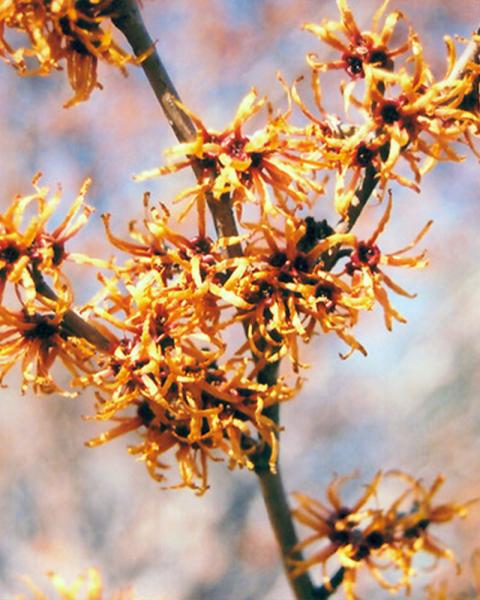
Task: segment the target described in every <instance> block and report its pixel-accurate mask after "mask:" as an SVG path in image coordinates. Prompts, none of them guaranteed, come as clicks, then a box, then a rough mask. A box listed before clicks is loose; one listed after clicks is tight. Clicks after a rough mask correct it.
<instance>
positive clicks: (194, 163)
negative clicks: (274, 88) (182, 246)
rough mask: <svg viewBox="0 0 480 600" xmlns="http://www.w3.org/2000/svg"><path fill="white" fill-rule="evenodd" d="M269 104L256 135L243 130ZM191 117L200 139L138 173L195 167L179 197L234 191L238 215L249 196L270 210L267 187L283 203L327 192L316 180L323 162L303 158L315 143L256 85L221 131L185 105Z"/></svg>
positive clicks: (216, 195)
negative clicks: (276, 110) (264, 121)
mask: <svg viewBox="0 0 480 600" xmlns="http://www.w3.org/2000/svg"><path fill="white" fill-rule="evenodd" d="M265 105H267V107H268V121H267V124H266V125H265V126H264V127H263V128H262V129H260V130H258V131H256V132H255V133H253V134H252V135H247V134H246V133H244V131H243V126H244V125H245V123H246V122H247V121H249V120H250V119H251V118H252V117H253V116H254V115H255V114H257V113H258V112H259V111H260V110H261V109H262V108H263V107H264V106H265ZM182 108H183V110H184V111H185V112H187V114H188V115H189V116H190V117H191V119H192V121H193V122H194V123H195V126H196V128H197V136H196V139H195V140H194V141H192V142H189V143H184V144H180V145H178V146H176V147H175V148H173V149H171V150H169V151H168V154H169V155H170V156H172V157H173V158H174V159H176V157H177V156H185V157H186V158H183V159H180V160H174V161H173V162H172V163H171V164H170V165H167V166H165V167H159V168H157V169H153V170H151V171H145V172H143V173H141V174H140V175H138V176H137V177H136V179H137V180H144V179H148V178H151V177H155V176H157V175H165V174H168V173H173V172H176V171H179V170H181V169H184V168H186V167H192V168H193V170H194V171H195V173H196V175H197V178H198V184H197V185H196V186H195V187H193V188H190V189H187V190H185V191H183V192H182V193H181V194H180V195H179V196H178V197H177V200H180V199H183V198H193V200H191V201H190V203H189V205H188V206H187V209H186V210H185V211H184V212H186V211H187V210H188V209H189V207H190V206H191V205H192V203H195V202H199V203H202V202H204V201H205V200H204V196H205V193H207V192H208V193H211V194H212V195H213V198H214V199H216V200H219V199H220V198H221V197H222V196H223V195H224V194H230V195H231V197H232V201H233V204H234V206H235V207H236V209H237V212H238V215H239V216H241V213H242V204H243V203H244V202H245V201H249V202H254V203H257V204H259V205H260V207H261V209H262V211H269V212H271V211H272V210H273V209H272V203H271V199H270V196H269V192H268V190H269V188H271V189H272V190H273V193H274V195H275V198H276V200H277V201H278V203H279V204H280V206H281V207H282V208H284V207H285V198H290V199H291V200H293V201H294V203H295V205H303V204H308V203H309V202H310V200H309V197H308V195H309V194H310V193H314V194H317V195H318V194H319V193H321V192H323V186H322V185H321V184H320V183H319V182H316V181H315V180H314V177H315V173H316V171H317V170H318V168H319V166H320V165H319V164H318V163H316V162H315V161H311V160H308V159H306V158H305V157H304V155H303V154H304V152H305V149H306V148H308V147H310V149H311V148H312V145H311V142H310V141H308V140H307V139H306V138H305V137H304V136H302V135H299V137H298V139H297V134H299V132H298V131H297V130H295V129H294V128H292V127H290V126H289V125H288V119H289V117H290V112H291V111H290V108H289V109H288V110H287V112H285V113H283V114H280V115H273V109H272V107H271V106H270V104H267V103H266V98H260V99H259V98H258V95H257V92H256V90H255V89H252V91H251V92H250V93H249V94H247V95H246V96H245V98H244V99H243V100H242V102H241V103H240V106H239V107H238V109H237V113H236V115H235V117H234V119H233V121H232V124H231V125H229V126H228V127H227V128H226V129H224V130H223V131H221V132H219V131H213V130H209V129H207V128H206V127H205V125H204V124H203V122H202V121H201V120H200V119H199V118H198V117H196V116H195V115H194V114H192V113H191V112H190V111H188V110H187V109H186V108H185V107H182Z"/></svg>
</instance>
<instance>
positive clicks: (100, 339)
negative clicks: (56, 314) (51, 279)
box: [32, 269, 112, 353]
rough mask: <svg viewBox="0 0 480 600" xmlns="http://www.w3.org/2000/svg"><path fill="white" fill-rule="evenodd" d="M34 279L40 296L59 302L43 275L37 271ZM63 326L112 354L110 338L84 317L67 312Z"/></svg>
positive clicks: (34, 272)
mask: <svg viewBox="0 0 480 600" xmlns="http://www.w3.org/2000/svg"><path fill="white" fill-rule="evenodd" d="M32 277H33V280H34V282H35V289H36V290H37V292H38V293H39V294H41V295H42V296H45V298H48V299H49V300H54V301H57V300H58V296H57V295H56V294H55V292H54V291H53V290H52V288H50V287H49V286H48V285H47V284H46V282H45V280H44V279H43V276H42V274H41V273H40V272H39V271H37V270H36V269H34V270H33V272H32ZM62 325H63V326H64V327H65V330H66V331H68V333H70V334H73V335H75V336H76V337H80V338H84V339H85V340H87V342H90V343H91V344H93V345H94V346H95V348H97V350H99V351H100V352H107V353H109V352H111V349H112V345H111V342H110V340H109V339H108V338H106V337H105V336H104V335H103V334H102V333H100V331H98V329H95V327H93V326H92V325H90V323H87V322H86V321H85V320H84V319H82V317H80V316H79V315H77V313H75V312H74V311H73V310H67V311H66V312H65V313H64V315H63V320H62Z"/></svg>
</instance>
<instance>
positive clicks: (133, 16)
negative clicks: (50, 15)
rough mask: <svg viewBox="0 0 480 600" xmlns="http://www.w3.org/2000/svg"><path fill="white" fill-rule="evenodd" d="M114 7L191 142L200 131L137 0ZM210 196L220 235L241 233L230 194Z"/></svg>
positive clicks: (173, 121) (178, 130)
mask: <svg viewBox="0 0 480 600" xmlns="http://www.w3.org/2000/svg"><path fill="white" fill-rule="evenodd" d="M112 9H113V11H114V15H115V16H113V17H112V21H113V23H114V25H115V26H116V27H117V28H118V29H119V30H120V31H121V32H122V33H123V35H124V36H125V37H126V38H127V41H128V43H129V44H130V46H131V47H132V50H133V52H134V54H135V56H138V57H144V56H146V58H143V59H142V61H141V66H142V69H143V71H144V73H145V75H146V76H147V79H148V81H149V83H150V86H151V88H152V90H153V92H154V93H155V96H156V97H157V99H158V101H159V103H160V105H161V107H162V109H163V112H164V113H165V116H166V118H167V121H168V123H169V125H170V127H171V128H172V130H173V132H174V133H175V135H176V137H177V139H178V141H179V142H182V143H183V142H191V141H192V140H194V139H195V138H196V135H197V131H196V129H195V125H194V124H193V122H192V120H191V119H190V117H189V116H188V115H187V114H186V113H185V112H184V111H183V110H182V108H181V106H180V104H179V103H180V96H179V95H178V92H177V90H176V89H175V86H174V85H173V82H172V80H171V79H170V76H169V75H168V73H167V70H166V69H165V66H164V65H163V63H162V61H161V59H160V56H159V54H158V52H157V50H156V49H155V43H154V41H153V40H152V38H151V37H150V34H149V33H148V31H147V28H146V27H145V23H144V22H143V18H142V15H141V12H140V9H139V7H138V4H137V2H136V0H115V2H114V3H113V5H112ZM194 172H195V176H196V177H197V180H198V181H199V182H200V181H201V180H202V178H203V175H202V173H201V172H200V171H199V170H198V169H195V168H194ZM206 197H207V203H208V207H209V209H210V212H211V214H212V217H213V220H214V223H215V228H216V230H217V234H218V236H219V237H231V236H237V235H238V229H237V225H236V222H235V217H234V215H233V211H232V206H231V202H230V197H229V195H228V194H226V195H224V196H222V198H220V199H219V200H215V198H214V197H213V195H212V194H211V193H207V194H206ZM228 250H229V254H230V255H231V256H239V255H240V254H241V247H240V245H236V246H229V248H228Z"/></svg>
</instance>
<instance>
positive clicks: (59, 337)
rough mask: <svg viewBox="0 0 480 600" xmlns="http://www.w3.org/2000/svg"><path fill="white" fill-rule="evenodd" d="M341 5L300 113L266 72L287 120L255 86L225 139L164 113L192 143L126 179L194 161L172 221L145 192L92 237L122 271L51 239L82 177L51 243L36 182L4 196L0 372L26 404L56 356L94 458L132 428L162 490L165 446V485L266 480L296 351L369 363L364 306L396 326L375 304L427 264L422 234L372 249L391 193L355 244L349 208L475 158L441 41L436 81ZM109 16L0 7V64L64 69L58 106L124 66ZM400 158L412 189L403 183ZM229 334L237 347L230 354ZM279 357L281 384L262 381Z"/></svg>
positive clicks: (77, 210) (412, 40)
mask: <svg viewBox="0 0 480 600" xmlns="http://www.w3.org/2000/svg"><path fill="white" fill-rule="evenodd" d="M338 6H339V9H340V20H339V21H324V22H323V23H322V24H320V25H314V24H310V25H306V26H305V29H306V30H308V31H310V32H312V33H313V34H315V35H316V36H317V37H318V38H319V39H320V40H321V41H323V42H326V43H327V44H329V45H330V46H331V47H333V49H334V50H335V51H336V52H339V53H340V57H339V58H338V59H336V60H333V61H330V62H325V63H324V62H322V60H321V59H320V58H319V57H318V56H316V55H313V54H309V55H308V57H307V63H308V65H309V68H310V70H311V75H312V78H311V80H312V91H313V96H314V99H315V104H316V109H315V110H312V109H310V108H309V107H308V106H307V102H306V101H305V100H304V99H302V97H301V95H300V92H299V81H298V80H297V81H296V82H295V83H294V84H293V85H292V86H289V85H287V84H286V82H285V81H284V80H283V79H282V77H281V76H279V81H280V84H281V86H282V89H283V90H284V92H285V96H286V109H285V110H283V111H276V110H275V109H274V107H273V105H272V103H271V102H270V101H269V100H268V99H267V98H266V97H259V95H258V93H257V92H256V90H255V89H252V90H251V91H250V92H249V93H248V94H247V95H246V96H245V98H244V99H243V100H242V101H241V103H240V105H239V107H238V109H237V112H236V114H235V116H234V118H233V121H232V123H231V124H230V125H227V126H226V127H225V128H224V129H223V130H222V131H214V130H211V129H209V128H208V127H207V126H206V125H205V124H204V123H203V121H201V120H200V119H199V118H198V117H196V116H195V115H194V114H193V113H192V112H191V111H190V110H189V109H187V108H186V107H185V106H183V105H182V104H181V103H178V106H177V109H179V110H182V111H183V112H184V113H185V115H187V116H188V117H189V118H190V119H191V120H192V122H193V124H194V125H195V127H196V135H195V136H194V139H193V140H191V141H189V142H185V143H183V144H180V145H179V146H176V147H175V148H173V149H171V150H170V151H169V153H168V154H169V157H170V162H168V163H167V164H166V165H164V166H161V167H158V168H156V169H153V170H150V171H146V172H144V173H142V174H141V175H139V176H138V177H137V179H140V180H143V179H147V178H150V177H153V176H157V175H161V176H164V175H167V174H169V173H174V172H176V171H179V170H182V169H184V168H186V167H191V168H192V169H193V171H194V173H195V175H196V177H197V182H196V185H194V186H193V187H191V188H189V189H186V190H183V191H182V192H181V193H180V194H179V195H178V196H177V197H176V199H175V200H183V199H184V200H187V203H186V206H185V207H184V208H183V209H182V211H181V213H180V214H179V215H177V216H176V217H175V215H172V214H171V213H170V211H169V210H168V209H167V207H166V206H165V205H163V204H159V205H158V206H156V207H151V206H150V204H149V201H148V196H146V198H145V218H144V221H143V225H142V226H140V225H138V223H136V222H132V223H131V224H130V227H129V233H130V238H129V239H128V240H124V239H121V238H120V237H117V236H116V235H115V234H114V233H113V231H112V228H111V223H110V221H111V216H110V215H104V216H103V219H104V224H105V230H106V237H107V239H108V241H109V242H110V243H111V244H112V245H113V247H114V248H115V249H116V250H117V251H120V252H123V253H125V254H127V259H126V260H125V261H124V262H123V263H121V262H120V261H116V260H112V261H110V263H108V264H107V263H105V262H102V261H95V260H94V259H87V258H86V257H83V256H81V255H75V254H69V253H68V252H67V251H66V248H65V243H66V241H67V240H69V239H70V238H71V237H72V236H73V235H74V234H75V233H76V232H77V231H78V229H79V228H80V227H81V226H82V225H83V224H84V223H85V221H86V220H87V218H88V216H89V214H90V212H91V209H90V208H89V207H88V206H87V205H85V203H84V196H85V192H86V189H87V187H88V184H85V186H84V187H83V188H82V191H81V193H80V195H79V197H78V199H77V200H76V201H75V203H74V205H73V206H72V209H71V210H70V212H69V213H68V215H67V218H66V219H65V220H64V222H63V223H62V224H60V225H59V226H58V227H57V228H56V229H55V230H54V231H53V232H47V231H46V230H45V223H46V221H47V220H48V218H49V217H50V216H51V214H52V213H53V212H54V210H55V209H56V206H57V203H58V200H59V195H58V194H56V195H55V196H54V197H53V198H52V199H51V200H48V199H47V190H46V189H45V188H42V187H40V186H39V184H38V180H37V179H36V180H35V181H34V185H35V193H34V194H33V195H31V196H28V197H25V198H18V199H16V200H15V202H14V204H13V205H12V207H11V208H9V209H8V210H7V211H6V212H5V214H4V215H3V216H1V217H0V227H1V229H0V293H1V294H2V295H3V289H4V288H5V286H6V284H7V283H11V284H13V285H14V287H15V291H16V292H17V295H18V296H20V298H21V306H20V310H18V307H17V309H10V308H7V307H4V306H3V305H2V306H0V309H1V310H0V336H2V339H3V341H4V345H3V348H2V349H1V350H0V379H1V378H3V376H4V375H5V373H7V371H9V369H10V368H11V367H12V366H13V364H14V363H15V362H16V361H21V362H22V366H23V371H24V381H23V388H24V389H25V387H26V386H27V385H29V384H30V383H31V384H32V385H33V388H34V389H35V390H37V391H44V392H45V391H58V390H59V387H58V386H57V385H56V384H55V383H54V381H53V378H52V376H51V373H50V371H51V367H52V366H53V363H54V361H55V360H56V359H57V358H59V359H60V360H61V361H63V362H64V363H65V364H66V366H67V368H68V369H69V371H70V372H71V374H72V376H73V380H72V385H73V386H75V387H76V386H92V387H93V388H95V390H96V397H97V404H96V414H95V415H94V418H95V419H97V420H100V421H113V422H114V425H113V426H112V428H110V429H109V430H107V431H106V432H105V433H103V434H102V435H100V436H99V437H98V438H97V439H95V440H93V441H92V442H90V445H92V446H94V445H97V444H100V443H103V442H105V441H108V440H110V439H113V438H115V437H117V436H119V435H121V434H126V433H129V432H132V431H137V430H138V433H139V434H140V436H141V442H140V443H138V444H136V445H132V446H131V447H130V452H131V453H133V454H135V455H138V456H139V457H140V458H141V460H142V461H143V462H144V463H145V464H146V466H147V468H148V470H149V472H150V473H151V475H152V476H153V477H154V478H155V479H157V480H160V481H163V480H164V478H165V472H164V469H165V467H166V466H167V462H168V461H167V459H166V458H165V456H166V454H167V453H169V452H172V453H174V455H175V457H176V461H177V463H178V465H179V470H180V485H183V486H187V487H190V488H193V489H195V490H197V491H198V492H199V493H201V492H203V491H204V490H205V489H206V488H207V487H208V480H207V465H208V461H209V460H210V459H213V460H217V459H218V458H219V457H222V456H223V457H227V460H228V464H229V465H230V466H231V467H234V466H237V465H238V466H245V467H247V468H251V469H252V468H255V457H256V456H258V453H260V452H262V449H264V448H268V449H269V452H270V462H269V466H270V469H271V470H272V471H274V470H275V460H276V456H277V445H278V440H277V434H278V425H277V424H276V423H275V419H274V418H272V416H271V415H272V411H273V410H274V407H275V405H276V404H278V403H280V402H282V401H284V400H287V399H289V398H291V397H292V396H294V395H295V392H296V391H297V389H298V386H299V381H298V380H297V375H296V374H295V373H298V372H299V371H300V369H301V368H302V367H303V366H304V365H303V364H302V357H301V344H302V343H306V342H309V341H310V340H311V339H312V337H313V336H314V335H317V334H326V333H334V334H335V335H336V336H337V337H338V338H340V340H341V341H342V342H343V343H344V344H345V346H346V352H344V354H343V355H342V356H344V357H346V356H348V355H350V354H351V353H352V352H354V351H358V352H360V353H362V354H366V350H365V348H364V347H363V345H362V344H361V342H360V341H359V340H358V339H357V337H356V335H355V331H354V330H355V327H356V325H357V323H358V322H359V321H360V319H361V316H362V314H363V313H364V312H365V311H371V310H373V309H374V308H376V307H380V309H381V311H383V315H384V321H385V325H386V327H387V329H389V330H390V329H392V326H393V323H394V322H395V321H398V322H402V323H403V322H405V318H404V316H403V315H402V314H401V313H400V312H399V311H398V310H397V309H396V308H395V306H394V305H393V303H392V300H391V297H390V296H391V293H392V292H393V293H394V294H399V295H402V296H407V297H412V296H413V295H412V294H410V293H409V292H407V291H406V290H404V289H403V287H401V285H399V284H398V283H397V279H396V277H395V280H394V279H393V278H392V275H391V273H392V270H393V269H398V268H399V267H403V268H405V267H406V268H419V269H420V268H423V267H425V266H426V265H427V260H426V258H425V252H423V251H420V252H415V251H414V250H413V249H414V247H415V246H416V245H417V244H418V243H419V242H420V240H421V239H422V237H423V236H424V235H425V234H426V232H427V231H428V229H429V227H430V225H431V222H429V223H427V224H426V225H425V226H424V227H423V228H422V229H421V230H420V233H419V234H418V235H417V236H416V237H415V238H414V240H413V242H412V243H410V244H408V245H407V246H405V247H404V248H402V249H400V250H398V251H396V252H387V251H385V250H384V249H383V248H381V243H380V241H379V240H380V236H381V234H382V233H383V231H384V229H385V227H386V224H387V222H388V221H389V219H390V218H391V216H392V214H393V210H394V204H393V200H392V195H391V193H390V192H389V195H388V200H387V201H386V202H385V204H386V206H384V207H383V208H380V209H379V210H381V211H383V212H382V213H381V214H380V215H379V216H378V217H377V218H376V219H375V217H374V220H376V222H377V225H376V226H373V233H371V234H370V235H369V236H367V237H360V236H358V235H356V234H354V233H353V232H352V231H351V229H352V227H353V225H354V224H355V221H356V219H357V218H358V216H359V214H360V212H361V210H362V209H363V206H364V205H365V203H366V202H367V200H368V198H369V197H370V196H371V194H372V193H373V191H374V189H375V187H376V186H377V185H378V186H379V188H380V194H379V199H380V200H383V197H384V196H385V193H384V192H385V189H386V187H387V184H388V183H389V182H391V181H392V180H393V181H398V182H399V183H401V184H404V185H407V186H410V187H412V188H413V189H418V186H419V184H420V181H421V177H422V176H423V174H424V173H425V172H426V171H428V170H429V169H430V168H432V167H433V165H434V164H435V163H436V162H437V161H439V160H444V159H445V160H454V161H457V160H460V155H459V154H458V153H457V150H456V145H457V143H458V142H463V143H467V144H468V145H470V146H472V148H473V143H472V136H474V135H476V134H477V133H478V114H477V113H476V112H475V110H474V109H472V106H471V105H470V104H468V103H465V99H466V97H467V96H468V95H469V94H470V93H471V92H472V89H473V85H474V79H475V77H477V75H478V73H477V72H478V68H477V67H475V66H474V65H472V66H471V68H470V67H469V68H468V69H465V70H464V72H461V73H456V71H455V68H454V66H453V65H454V61H455V50H454V47H453V44H452V43H451V42H450V41H449V42H448V45H447V47H448V68H447V73H446V75H445V77H444V78H443V79H441V80H438V81H436V80H435V79H434V77H433V75H432V73H431V71H430V69H429V68H428V66H427V64H426V62H425V60H424V56H423V49H422V46H421V44H420V41H419V38H418V36H417V34H416V33H415V32H414V31H413V29H412V28H411V27H409V29H408V31H407V33H406V39H405V40H404V42H403V43H401V44H400V45H399V46H395V47H392V46H391V41H392V39H393V35H394V32H395V29H396V27H397V25H398V24H399V22H400V21H402V20H404V17H403V15H402V14H401V13H399V12H398V11H397V12H393V13H392V14H390V15H388V16H386V17H385V19H384V22H383V25H382V26H381V25H380V23H381V22H382V19H383V13H384V11H385V8H386V6H387V2H384V3H383V5H382V8H381V9H380V10H379V11H378V12H377V14H376V15H375V17H374V22H373V26H372V30H371V31H362V30H360V29H359V27H358V26H357V24H356V22H355V20H354V17H353V14H352V11H351V9H350V8H349V6H348V3H347V1H346V0H338ZM110 8H111V7H110V4H109V3H108V2H85V1H84V0H81V1H78V2H76V3H72V1H71V0H62V1H61V2H51V3H50V2H48V3H46V2H43V1H40V0H38V2H29V3H26V4H25V3H24V2H21V3H19V6H17V3H16V2H14V1H13V0H8V1H7V3H6V4H5V3H4V6H2V9H1V10H2V12H0V26H1V27H0V39H1V40H3V46H2V47H1V51H2V52H3V54H4V55H5V56H6V55H9V56H10V58H11V60H12V61H13V62H14V64H16V65H17V67H18V68H19V69H26V68H27V67H26V62H25V59H26V58H27V57H28V56H30V55H35V56H37V59H38V61H39V65H40V66H39V72H41V73H44V72H47V71H48V70H50V69H51V68H56V67H57V66H58V61H59V60H60V59H61V58H66V59H67V64H68V67H69V73H70V76H71V80H72V84H73V87H74V89H75V92H76V95H75V98H74V99H73V101H77V100H80V99H83V98H85V97H87V96H88V94H89V93H90V91H91V88H92V86H93V85H94V83H95V77H96V76H95V66H94V65H95V63H96V60H97V58H103V59H106V60H107V61H109V62H112V63H114V64H117V65H120V66H122V65H123V64H124V62H126V61H127V60H128V57H127V56H126V55H125V54H124V53H123V52H122V51H121V50H120V49H119V48H118V47H117V46H116V45H115V44H114V43H113V42H112V41H111V36H110V34H109V33H107V32H106V30H105V29H104V20H105V18H107V17H108V16H109V14H110V12H111V10H110ZM110 16H111V15H110ZM11 27H16V28H18V29H20V30H21V31H24V32H26V33H27V35H28V36H29V38H30V40H31V48H30V49H24V48H22V49H20V50H18V51H14V50H13V49H12V48H10V46H8V45H7V43H6V42H5V40H4V34H5V33H6V31H7V30H8V28H11ZM47 34H48V35H47ZM340 69H343V70H344V71H345V72H346V74H347V76H348V78H349V79H350V81H349V82H348V83H346V84H345V83H343V84H342V86H341V92H342V94H343V98H344V100H345V105H346V108H347V109H348V107H349V106H351V105H353V106H354V107H355V108H356V109H357V110H356V114H357V116H360V118H361V119H363V122H361V123H350V122H347V121H346V122H344V123H342V122H340V121H339V120H338V119H335V118H333V117H332V116H331V115H328V114H327V112H326V110H325V108H324V106H323V102H322V90H321V78H322V77H324V76H325V72H326V71H329V70H336V71H338V70H340ZM87 71H88V73H87ZM92 82H93V83H92ZM359 83H360V84H361V85H360V86H359V85H358V84H359ZM359 89H360V90H361V97H357V96H358V94H359ZM73 101H72V102H73ZM297 113H300V114H297ZM302 115H303V116H302ZM298 117H300V118H301V119H303V121H302V122H300V119H299V118H298ZM305 118H306V122H305ZM346 118H347V119H348V118H349V117H348V113H347V112H346ZM262 119H263V121H262ZM259 122H260V128H259V129H257V130H256V131H255V130H252V129H253V127H252V124H253V123H259ZM400 158H404V159H405V160H406V161H407V164H408V165H410V168H411V170H412V172H413V178H412V179H408V178H405V177H404V176H403V175H401V174H399V173H400V172H399V171H398V169H397V163H398V160H399V159H400ZM422 160H423V161H424V162H423V163H422V164H421V161H422ZM329 179H331V180H333V181H334V191H333V205H334V208H335V209H336V211H337V213H338V214H339V216H340V218H341V221H340V222H339V223H338V224H337V225H336V226H333V225H331V224H330V223H329V222H327V220H326V219H325V218H320V219H319V218H318V212H321V213H322V212H323V215H327V214H328V212H327V209H328V207H327V206H325V202H326V200H325V197H326V190H327V189H328V180H329ZM174 202H175V201H174ZM207 205H208V206H209V207H212V206H213V208H214V209H215V207H216V206H221V207H223V208H222V210H223V209H225V207H227V209H228V210H230V209H233V211H234V212H236V216H237V218H238V223H239V226H240V227H241V230H240V232H237V231H236V230H235V227H230V229H228V233H225V234H224V236H223V237H220V238H219V239H217V240H214V239H212V238H211V237H210V235H209V224H208V223H207V211H206V206H207ZM35 206H36V207H37V208H38V210H37V214H36V215H35V216H34V217H32V219H31V221H30V222H29V223H28V224H27V225H25V226H24V227H23V226H22V223H23V219H24V215H25V213H26V211H29V210H31V209H32V207H35ZM193 206H195V207H196V209H197V211H198V224H197V231H196V235H193V236H187V235H183V234H182V233H180V231H179V229H178V223H179V222H181V221H182V219H183V217H184V216H185V215H186V213H187V212H188V211H189V210H190V208H192V207H193ZM114 217H115V215H114ZM231 217H232V220H233V221H235V219H234V217H233V213H231ZM67 258H70V259H73V260H76V261H77V262H89V264H95V265H97V266H100V267H102V269H103V271H102V273H101V274H100V275H99V277H98V278H99V282H100V284H101V289H100V291H99V292H98V294H97V295H96V296H95V298H93V299H92V301H91V302H90V303H89V304H88V305H87V306H84V307H83V308H82V314H83V315H85V314H87V313H88V314H89V315H90V316H91V319H92V321H91V323H90V324H88V323H85V322H83V321H81V319H80V320H79V317H78V315H75V314H74V313H73V312H72V302H73V292H72V291H71V288H70V285H69V283H68V280H67V279H66V278H65V276H64V275H63V271H62V266H63V263H64V261H65V260H66V259H67ZM105 269H107V273H105ZM45 277H47V278H50V279H51V280H52V285H53V290H50V288H48V286H47V285H46V283H45V280H44V278H45ZM92 324H94V328H93V326H92ZM242 329H243V331H244V333H245V334H246V339H245V337H242V342H240V343H237V338H238V336H237V331H241V330H242ZM232 346H234V347H233V349H232ZM98 349H99V350H101V352H100V353H98V352H96V350H98ZM283 357H288V359H289V361H290V365H291V366H292V368H293V369H292V370H293V372H294V375H293V376H292V377H291V378H289V377H287V375H285V377H284V378H280V379H275V380H273V379H270V378H269V377H266V376H265V372H266V370H267V371H268V370H269V369H270V370H271V371H272V370H275V369H277V367H278V364H279V362H280V360H281V359H282V358H283ZM288 375H290V373H288Z"/></svg>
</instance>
